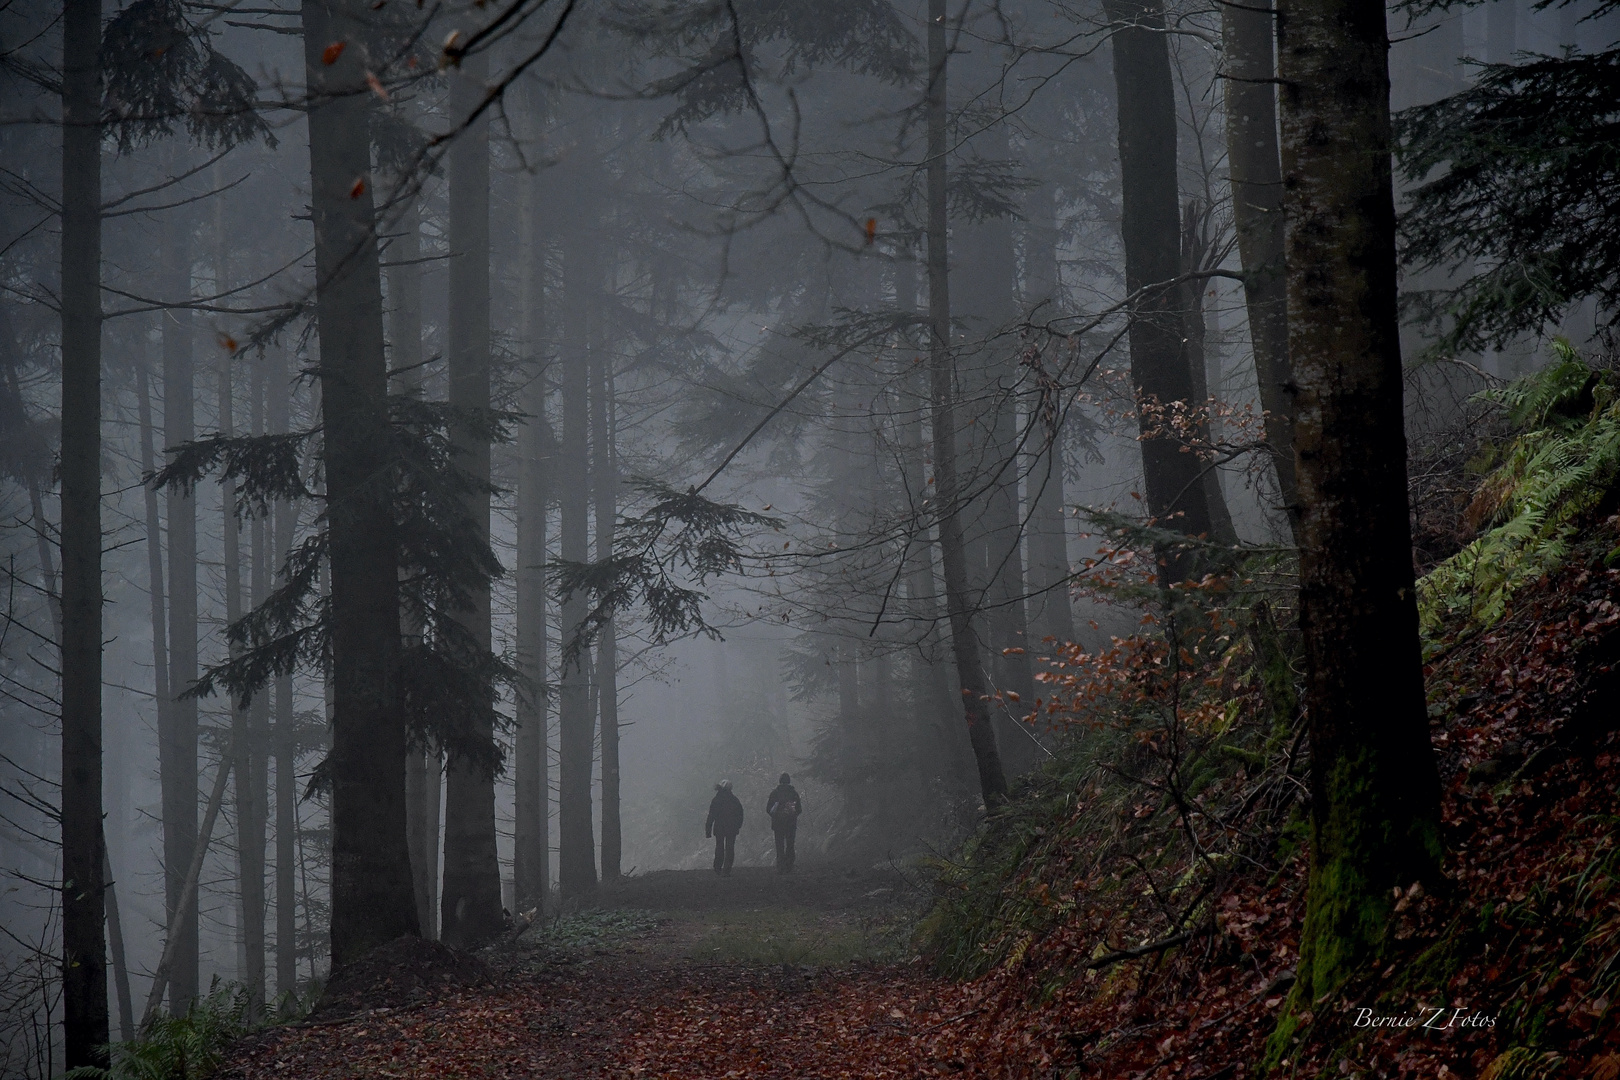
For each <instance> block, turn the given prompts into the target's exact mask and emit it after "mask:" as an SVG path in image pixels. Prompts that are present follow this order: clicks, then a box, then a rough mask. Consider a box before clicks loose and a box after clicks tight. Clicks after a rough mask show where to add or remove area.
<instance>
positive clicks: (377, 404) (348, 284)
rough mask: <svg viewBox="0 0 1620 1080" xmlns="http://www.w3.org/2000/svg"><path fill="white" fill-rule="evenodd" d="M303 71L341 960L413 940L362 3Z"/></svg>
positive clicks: (312, 0)
mask: <svg viewBox="0 0 1620 1080" xmlns="http://www.w3.org/2000/svg"><path fill="white" fill-rule="evenodd" d="M302 13H303V23H304V27H303V28H304V77H305V79H306V81H307V84H308V86H309V88H310V91H311V93H312V94H313V101H312V102H311V105H310V107H309V113H308V115H309V159H310V188H311V195H312V200H311V201H312V207H313V210H314V224H315V271H316V278H315V284H316V323H317V326H318V328H319V332H320V344H321V379H320V389H321V411H322V426H323V428H324V430H325V434H326V439H325V475H326V504H327V517H328V521H329V523H330V535H331V541H330V542H331V555H330V559H329V565H330V568H331V575H330V580H331V624H332V714H333V715H332V750H331V754H330V756H329V757H328V764H329V771H330V775H331V778H332V885H331V904H332V916H331V918H332V962H333V964H334V965H338V966H341V965H343V964H347V963H349V962H350V961H352V960H355V959H356V958H358V957H359V956H360V955H362V954H363V953H365V952H366V951H368V950H369V949H371V948H373V947H375V946H377V945H380V944H382V943H384V942H387V941H391V940H393V939H394V938H396V937H399V936H400V935H402V934H415V933H417V932H418V931H417V928H418V925H419V924H418V922H417V918H416V895H415V890H414V889H413V887H412V883H411V860H410V848H409V846H408V845H407V843H406V839H405V751H406V741H405V723H404V720H403V718H402V715H401V710H400V704H401V703H400V695H399V686H398V678H399V671H398V668H399V655H400V640H399V634H398V633H397V631H396V629H395V628H396V627H397V626H398V625H399V578H398V564H399V558H398V545H397V543H396V542H395V538H394V517H393V508H392V504H391V496H392V492H391V491H390V490H389V487H388V485H385V484H379V483H377V479H376V478H377V477H379V476H386V475H387V474H388V473H389V471H390V469H391V468H392V461H391V460H390V454H391V450H390V446H391V444H392V439H391V436H390V431H389V418H388V364H387V358H386V355H385V352H384V347H383V312H382V278H381V271H380V269H379V267H378V260H377V238H376V232H375V210H374V206H373V183H372V176H371V138H370V131H369V127H370V125H369V122H368V116H367V110H368V109H369V108H370V105H369V101H370V100H371V98H370V95H369V94H368V92H367V87H366V82H365V78H366V72H365V68H364V66H363V63H364V50H362V49H359V48H350V49H345V50H344V51H343V52H342V53H341V54H340V55H339V56H338V57H337V59H336V60H335V61H334V62H333V63H330V64H328V63H326V61H325V59H324V58H323V55H322V54H323V52H325V51H326V48H327V46H328V45H329V44H330V43H332V42H335V41H350V40H362V39H363V38H364V37H365V35H366V33H367V29H366V27H367V25H368V24H369V22H370V13H369V12H368V11H367V10H366V5H364V4H362V3H361V2H360V0H305V3H304V4H303V12H302Z"/></svg>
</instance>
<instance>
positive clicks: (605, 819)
mask: <svg viewBox="0 0 1620 1080" xmlns="http://www.w3.org/2000/svg"><path fill="white" fill-rule="evenodd" d="M591 367H592V369H593V370H592V378H591V383H592V393H591V399H592V400H591V430H592V432H593V435H592V438H591V450H592V453H593V455H594V458H593V461H592V464H591V493H592V494H593V495H594V496H595V498H596V557H597V559H598V560H601V559H606V558H610V557H611V556H612V555H613V526H614V516H615V515H616V514H617V513H618V486H619V463H618V461H617V460H616V457H615V449H614V445H613V425H614V420H615V417H614V410H613V365H612V362H611V360H610V359H609V354H608V350H607V349H605V348H602V349H597V350H595V356H593V357H592V363H591ZM618 668H619V643H618V638H617V636H616V634H615V632H614V628H613V620H611V619H609V620H608V621H607V623H606V624H605V625H603V627H602V629H601V631H600V632H599V633H598V635H597V639H596V693H597V706H598V715H599V716H600V717H601V723H602V880H604V881H610V880H613V879H615V878H617V877H619V874H620V860H621V852H622V850H623V842H622V840H621V838H620V835H619V677H618Z"/></svg>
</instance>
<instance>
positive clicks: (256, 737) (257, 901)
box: [242, 353, 270, 1005]
mask: <svg viewBox="0 0 1620 1080" xmlns="http://www.w3.org/2000/svg"><path fill="white" fill-rule="evenodd" d="M251 371H252V377H251V380H250V386H251V390H252V401H251V404H250V406H249V408H250V415H249V423H250V429H251V430H252V432H253V434H254V435H263V434H264V433H265V407H264V406H265V402H264V396H265V385H264V384H265V371H264V357H263V355H262V354H257V353H256V354H254V356H253V359H252V366H251ZM269 525H270V523H269V521H268V520H267V515H263V514H260V515H255V516H254V518H253V520H252V523H251V526H250V528H249V534H250V539H251V540H252V543H253V549H252V551H253V554H252V561H251V562H250V563H249V579H248V608H249V610H252V609H254V608H257V607H258V606H259V605H260V604H262V603H264V601H265V598H266V597H267V596H268V595H269V593H270V535H269ZM269 735H270V695H269V694H268V693H266V692H264V691H261V692H259V693H257V694H255V695H253V701H252V702H251V703H250V704H249V705H248V711H247V736H248V752H247V763H248V791H249V792H250V793H251V795H252V799H253V802H252V810H253V814H252V816H251V817H250V818H249V820H248V823H247V841H248V843H247V854H246V857H245V858H244V859H243V866H244V868H245V869H246V870H247V873H246V880H247V886H246V888H245V889H244V890H243V894H242V918H243V923H242V928H243V935H242V936H243V940H244V942H245V943H246V945H247V971H246V972H245V973H244V976H243V978H244V981H245V982H246V983H247V986H248V988H249V990H250V991H251V992H252V994H253V997H252V999H251V1000H252V1001H253V1002H256V1003H258V1004H261V1005H262V1004H263V1002H264V1000H265V937H264V911H265V897H264V839H265V825H266V820H265V819H266V814H267V810H266V808H267V806H268V803H269V790H270V775H269V773H270V758H269V754H268V750H269V745H270V738H269Z"/></svg>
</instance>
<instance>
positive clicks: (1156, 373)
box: [1103, 0, 1211, 582]
mask: <svg viewBox="0 0 1620 1080" xmlns="http://www.w3.org/2000/svg"><path fill="white" fill-rule="evenodd" d="M1103 7H1104V10H1105V11H1106V12H1107V14H1108V19H1109V22H1111V23H1113V24H1114V38H1113V43H1114V86H1115V91H1116V93H1117V95H1118V100H1119V167H1120V189H1121V197H1120V202H1121V206H1122V211H1123V215H1122V222H1121V233H1122V234H1123V238H1124V246H1125V291H1126V292H1127V294H1129V295H1130V296H1132V297H1133V298H1134V299H1133V301H1132V304H1131V308H1130V320H1131V322H1130V345H1131V382H1132V384H1133V385H1134V386H1135V388H1136V394H1137V398H1138V402H1139V404H1138V408H1139V410H1140V420H1139V429H1140V431H1141V433H1142V439H1141V442H1142V474H1143V480H1144V484H1145V487H1146V488H1147V492H1146V494H1147V504H1148V512H1149V513H1151V514H1152V515H1153V516H1154V518H1156V519H1157V520H1158V521H1159V522H1160V523H1161V524H1162V525H1164V526H1165V527H1167V528H1171V529H1176V530H1178V531H1180V532H1183V533H1186V534H1188V535H1190V536H1199V535H1206V534H1208V533H1209V531H1210V528H1211V517H1210V509H1209V501H1208V499H1207V498H1206V495H1205V489H1204V486H1203V483H1202V481H1201V479H1200V477H1199V473H1200V471H1201V466H1200V464H1199V461H1198V457H1197V455H1196V454H1191V453H1185V454H1184V453H1182V452H1181V451H1182V442H1181V440H1180V439H1178V438H1177V437H1176V436H1175V435H1174V434H1173V432H1172V431H1171V429H1170V424H1169V418H1168V417H1167V416H1164V415H1161V414H1160V413H1159V411H1158V410H1160V409H1163V408H1168V407H1169V406H1170V404H1171V403H1172V402H1178V401H1180V402H1187V401H1190V399H1191V398H1192V391H1193V385H1192V373H1191V370H1190V367H1189V365H1188V363H1187V355H1186V351H1185V349H1184V348H1183V338H1184V336H1185V333H1186V330H1185V327H1184V325H1183V324H1184V312H1183V311H1182V305H1183V295H1184V294H1183V290H1182V289H1181V288H1180V287H1179V286H1178V285H1175V284H1172V283H1173V282H1175V281H1176V280H1177V279H1178V278H1179V277H1180V271H1181V203H1180V200H1179V198H1178V196H1177V193H1176V99H1175V83H1174V81H1173V79H1172V78H1171V73H1170V52H1169V48H1168V46H1167V44H1166V42H1165V24H1164V7H1163V5H1162V3H1161V2H1160V0H1105V2H1104V5H1103ZM1187 562H1188V560H1186V559H1183V558H1172V559H1169V560H1167V561H1166V563H1165V566H1164V574H1163V576H1164V578H1165V579H1166V580H1168V581H1172V582H1173V581H1179V580H1180V579H1181V578H1183V577H1185V576H1186V575H1187V573H1189V572H1190V570H1191V567H1190V566H1188V565H1187Z"/></svg>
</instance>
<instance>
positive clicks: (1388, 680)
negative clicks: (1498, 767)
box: [1275, 0, 1440, 1052]
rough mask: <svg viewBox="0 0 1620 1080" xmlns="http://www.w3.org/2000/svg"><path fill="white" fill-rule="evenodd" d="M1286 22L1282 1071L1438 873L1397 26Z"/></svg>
mask: <svg viewBox="0 0 1620 1080" xmlns="http://www.w3.org/2000/svg"><path fill="white" fill-rule="evenodd" d="M1279 10H1280V18H1279V27H1280V36H1279V45H1280V49H1279V54H1278V57H1279V63H1278V74H1279V76H1280V79H1281V86H1282V91H1281V103H1282V164H1283V190H1284V192H1285V195H1284V209H1285V211H1286V215H1287V222H1288V232H1287V253H1286V254H1287V260H1288V343H1289V351H1290V354H1291V355H1292V357H1293V363H1294V378H1295V381H1296V382H1297V383H1298V386H1299V394H1298V401H1297V411H1296V413H1295V417H1296V419H1295V425H1294V440H1295V447H1296V449H1297V452H1298V462H1299V472H1298V478H1299V493H1300V504H1301V508H1302V512H1301V516H1300V523H1299V537H1300V601H1299V608H1300V627H1301V631H1302V633H1303V635H1304V644H1305V657H1306V689H1305V707H1306V712H1307V713H1308V715H1309V717H1310V744H1311V873H1310V885H1309V899H1308V903H1307V908H1306V914H1305V927H1304V933H1303V937H1302V939H1301V943H1300V962H1299V981H1298V982H1297V983H1296V984H1295V991H1294V997H1293V1006H1292V1010H1291V1011H1290V1013H1289V1014H1287V1015H1286V1016H1285V1018H1284V1020H1283V1022H1282V1025H1281V1026H1280V1027H1279V1030H1278V1032H1277V1038H1276V1043H1275V1047H1276V1049H1277V1051H1278V1052H1280V1051H1281V1050H1282V1049H1284V1048H1285V1047H1286V1045H1287V1040H1288V1038H1289V1037H1290V1033H1291V1031H1292V1029H1293V1027H1294V1025H1295V1024H1296V1023H1297V1021H1296V1020H1295V1019H1293V1017H1295V1016H1297V1014H1298V1013H1300V1012H1302V1011H1304V1010H1307V1009H1310V1008H1311V1007H1312V1006H1313V1003H1314V1002H1316V1001H1317V1000H1318V999H1319V998H1321V997H1322V995H1323V994H1327V993H1331V992H1332V991H1334V990H1335V989H1337V988H1338V987H1339V986H1340V985H1342V984H1343V983H1344V981H1345V979H1346V978H1347V977H1348V976H1349V975H1350V974H1351V972H1352V971H1353V970H1354V969H1355V968H1356V967H1357V966H1358V965H1360V964H1362V963H1364V962H1366V961H1367V960H1368V959H1369V958H1372V957H1376V956H1377V955H1378V954H1379V952H1380V950H1381V947H1382V944H1383V941H1384V935H1385V932H1386V929H1387V927H1388V925H1389V916H1390V910H1391V907H1392V906H1393V904H1394V900H1393V899H1392V890H1393V889H1394V887H1396V886H1407V885H1411V884H1412V883H1413V882H1417V881H1423V882H1427V883H1430V884H1435V883H1436V882H1437V881H1438V879H1439V874H1440V869H1439V867H1440V835H1439V801H1440V798H1439V796H1440V791H1439V780H1438V777H1437V774H1436V771H1435V763H1434V754H1433V750H1432V748H1431V746H1430V744H1429V722H1428V717H1427V712H1426V709H1425V701H1424V693H1423V671H1422V665H1421V659H1420V653H1419V647H1418V624H1417V602H1416V597H1415V594H1414V589H1413V575H1412V557H1411V533H1410V527H1409V525H1408V521H1407V503H1406V437H1405V432H1404V429H1403V427H1402V408H1401V387H1402V383H1401V353H1400V339H1399V329H1400V328H1399V324H1398V319H1397V316H1396V306H1395V303H1396V292H1395V204H1394V195H1393V188H1392V182H1391V176H1390V143H1391V133H1390V132H1391V129H1390V118H1389V68H1388V58H1387V53H1388V49H1389V42H1388V39H1387V36H1386V32H1385V28H1384V7H1383V5H1382V4H1381V3H1378V2H1377V0H1283V2H1282V3H1281V5H1280V8H1279Z"/></svg>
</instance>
